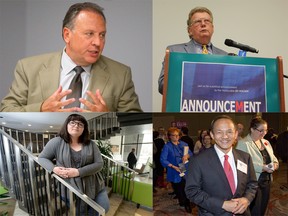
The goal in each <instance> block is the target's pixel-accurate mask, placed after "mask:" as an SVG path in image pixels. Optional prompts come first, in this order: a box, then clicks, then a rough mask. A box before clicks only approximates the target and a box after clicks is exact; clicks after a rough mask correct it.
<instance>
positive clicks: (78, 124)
mask: <svg viewBox="0 0 288 216" xmlns="http://www.w3.org/2000/svg"><path fill="white" fill-rule="evenodd" d="M69 125H70V126H72V127H75V126H76V125H77V126H78V127H79V128H84V124H83V123H82V122H76V121H70V122H69Z"/></svg>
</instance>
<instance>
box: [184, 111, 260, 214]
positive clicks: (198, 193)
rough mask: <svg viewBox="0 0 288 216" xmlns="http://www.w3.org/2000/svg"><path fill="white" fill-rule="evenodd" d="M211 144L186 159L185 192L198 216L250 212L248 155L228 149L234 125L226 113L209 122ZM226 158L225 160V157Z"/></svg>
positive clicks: (252, 189) (252, 184)
mask: <svg viewBox="0 0 288 216" xmlns="http://www.w3.org/2000/svg"><path fill="white" fill-rule="evenodd" d="M210 135H211V137H212V138H213V139H214V141H215V145H214V147H212V148H210V149H207V150H206V151H204V152H202V153H201V154H199V156H197V157H194V158H192V159H191V161H190V162H189V168H188V171H187V175H186V188H185V192H186V195H187V198H188V199H190V201H191V202H193V203H195V204H196V205H197V206H198V209H199V211H198V212H199V215H205V216H212V215H223V216H226V215H227V216H228V215H229V216H232V215H251V214H250V211H249V208H248V206H249V204H250V203H251V202H252V200H253V199H254V197H255V194H256V190H257V180H256V175H255V170H254V168H253V163H252V158H251V156H250V155H249V154H247V153H245V152H243V151H239V150H236V149H233V148H232V145H233V143H234V142H235V140H236V138H237V130H236V125H235V123H234V122H233V120H232V119H231V118H230V117H229V116H226V115H222V116H218V117H216V118H215V119H214V120H213V121H212V123H211V132H210ZM225 159H226V160H225Z"/></svg>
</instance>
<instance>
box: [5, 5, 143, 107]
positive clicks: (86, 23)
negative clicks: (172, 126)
mask: <svg viewBox="0 0 288 216" xmlns="http://www.w3.org/2000/svg"><path fill="white" fill-rule="evenodd" d="M106 31H107V30H106V18H105V15H104V13H103V8H101V7H100V6H99V5H97V4H95V3H91V2H84V3H76V4H73V5H72V6H71V7H70V8H69V9H68V11H67V13H66V15H65V17H64V20H63V25H62V37H63V39H64V42H65V47H64V49H63V50H62V51H61V52H55V53H49V54H44V55H40V56H34V57H29V58H25V59H22V60H20V61H19V62H18V63H17V65H16V69H15V78H14V81H13V83H12V86H11V87H10V91H9V93H8V95H7V96H6V97H4V99H3V100H2V102H1V106H0V110H1V111H2V112H11V111H13V112H86V111H92V112H108V111H110V112H142V110H141V108H140V105H139V101H138V96H137V94H136V93H135V89H134V84H133V81H132V78H131V69H130V68H129V67H128V66H125V65H123V64H121V63H119V62H116V61H114V60H112V59H110V58H107V57H105V56H103V55H102V51H103V49H104V46H105V40H106V39H105V38H106Z"/></svg>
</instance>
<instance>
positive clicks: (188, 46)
mask: <svg viewBox="0 0 288 216" xmlns="http://www.w3.org/2000/svg"><path fill="white" fill-rule="evenodd" d="M184 49H185V51H186V52H187V53H197V50H196V46H195V44H194V43H193V41H192V40H191V41H189V42H188V43H186V44H185V46H184Z"/></svg>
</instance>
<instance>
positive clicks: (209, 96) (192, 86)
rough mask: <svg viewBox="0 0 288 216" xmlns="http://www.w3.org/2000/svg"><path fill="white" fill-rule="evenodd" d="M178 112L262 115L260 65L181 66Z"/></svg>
mask: <svg viewBox="0 0 288 216" xmlns="http://www.w3.org/2000/svg"><path fill="white" fill-rule="evenodd" d="M182 70H183V71H182V89H181V105H180V109H181V112H266V111H267V104H266V76H265V74H266V71H265V66H263V65H243V64H242V65H239V64H227V63H209V62H185V61H184V62H183V67H182Z"/></svg>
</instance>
